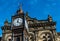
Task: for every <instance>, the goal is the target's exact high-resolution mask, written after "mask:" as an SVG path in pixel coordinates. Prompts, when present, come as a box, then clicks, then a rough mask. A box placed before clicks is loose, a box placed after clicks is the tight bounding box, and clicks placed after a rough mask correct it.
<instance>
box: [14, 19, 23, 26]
mask: <svg viewBox="0 0 60 41" xmlns="http://www.w3.org/2000/svg"><path fill="white" fill-rule="evenodd" d="M22 22H23V19H22V18H16V19H14V21H13V25H14V26H20V25H21V24H22Z"/></svg>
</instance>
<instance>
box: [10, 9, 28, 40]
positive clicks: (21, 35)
mask: <svg viewBox="0 0 60 41" xmlns="http://www.w3.org/2000/svg"><path fill="white" fill-rule="evenodd" d="M11 29H12V40H13V41H26V39H27V40H28V36H27V30H26V27H25V17H24V12H23V11H22V9H19V10H18V11H17V14H16V15H14V16H12V25H11Z"/></svg>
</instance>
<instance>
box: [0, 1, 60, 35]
mask: <svg viewBox="0 0 60 41" xmlns="http://www.w3.org/2000/svg"><path fill="white" fill-rule="evenodd" d="M19 3H23V5H22V9H23V11H24V12H26V11H28V13H29V15H30V16H31V17H36V18H37V19H40V20H41V19H47V16H48V14H50V15H51V16H52V18H53V20H54V21H56V23H57V24H56V29H57V30H56V31H57V32H60V0H0V36H1V35H2V30H1V26H2V25H3V24H4V21H5V20H6V19H8V21H9V22H10V21H11V16H12V15H14V14H15V13H16V11H17V9H18V8H19Z"/></svg>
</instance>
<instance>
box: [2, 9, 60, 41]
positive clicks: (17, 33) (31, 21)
mask: <svg viewBox="0 0 60 41" xmlns="http://www.w3.org/2000/svg"><path fill="white" fill-rule="evenodd" d="M11 20H12V21H11V22H10V23H9V22H8V20H6V21H5V22H4V26H2V31H3V33H2V41H57V40H58V41H60V40H59V39H60V37H59V36H58V34H57V32H56V22H55V21H53V19H52V17H51V16H50V15H48V18H47V19H45V20H37V19H36V18H31V17H30V16H29V15H28V12H26V13H24V12H23V11H22V9H19V10H17V12H16V14H15V15H14V16H12V18H11Z"/></svg>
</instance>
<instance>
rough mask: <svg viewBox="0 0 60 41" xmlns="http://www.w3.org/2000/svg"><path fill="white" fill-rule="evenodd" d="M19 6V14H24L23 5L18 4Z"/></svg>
mask: <svg viewBox="0 0 60 41" xmlns="http://www.w3.org/2000/svg"><path fill="white" fill-rule="evenodd" d="M18 5H19V10H18V11H17V13H18V14H23V10H22V4H18Z"/></svg>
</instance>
